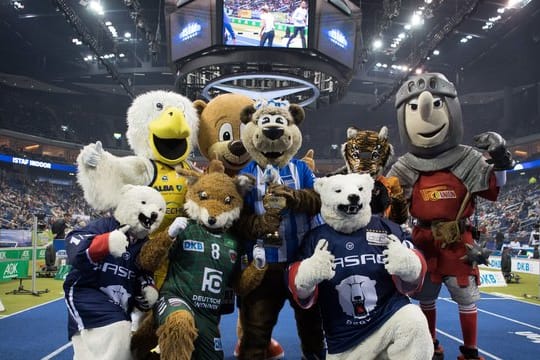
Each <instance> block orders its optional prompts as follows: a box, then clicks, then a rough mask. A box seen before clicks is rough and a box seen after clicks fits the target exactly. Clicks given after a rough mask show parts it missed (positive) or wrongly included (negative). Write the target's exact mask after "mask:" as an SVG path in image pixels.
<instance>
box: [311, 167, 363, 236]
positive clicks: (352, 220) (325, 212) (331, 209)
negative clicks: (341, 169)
mask: <svg viewBox="0 0 540 360" xmlns="http://www.w3.org/2000/svg"><path fill="white" fill-rule="evenodd" d="M314 188H315V191H316V192H317V193H318V194H319V195H320V197H321V215H322V217H323V219H324V221H325V222H326V223H327V224H328V225H330V227H332V228H333V229H335V230H337V231H339V232H342V233H346V234H350V233H352V232H354V231H356V230H358V229H360V228H363V227H364V226H366V225H367V224H368V223H369V221H370V219H371V208H370V206H369V203H370V201H371V192H372V190H373V179H372V178H371V176H370V175H369V174H357V173H353V174H347V175H334V176H330V177H322V178H317V179H316V180H315V186H314ZM355 195H356V196H358V198H359V201H358V205H359V206H360V205H361V206H362V208H361V209H360V210H359V211H358V213H356V214H346V213H344V212H343V211H340V210H339V209H338V208H339V206H340V205H348V204H351V201H350V197H351V196H355Z"/></svg>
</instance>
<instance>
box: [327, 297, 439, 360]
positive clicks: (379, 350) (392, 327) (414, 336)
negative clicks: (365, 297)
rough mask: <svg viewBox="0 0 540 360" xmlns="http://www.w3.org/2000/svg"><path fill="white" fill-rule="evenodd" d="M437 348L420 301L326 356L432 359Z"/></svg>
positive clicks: (337, 358)
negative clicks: (352, 344) (356, 341)
mask: <svg viewBox="0 0 540 360" xmlns="http://www.w3.org/2000/svg"><path fill="white" fill-rule="evenodd" d="M433 350H434V349H433V340H432V339H431V335H430V334H429V330H428V325H427V320H426V317H425V316H424V315H423V314H422V311H420V308H419V307H418V306H417V305H413V304H409V305H405V306H404V307H402V308H401V309H399V310H398V311H397V312H396V313H395V314H394V315H392V316H391V317H390V319H388V320H387V321H386V322H385V323H384V324H382V325H381V327H380V328H378V329H377V330H375V332H374V333H373V334H372V335H371V336H370V337H369V338H368V339H366V340H364V341H362V342H361V343H360V344H358V345H357V346H356V347H353V348H351V349H349V350H347V351H345V352H342V353H338V354H327V355H326V360H351V359H370V360H372V359H389V360H405V359H407V360H412V359H414V360H431V358H432V356H433Z"/></svg>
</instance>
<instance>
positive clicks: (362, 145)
mask: <svg viewBox="0 0 540 360" xmlns="http://www.w3.org/2000/svg"><path fill="white" fill-rule="evenodd" d="M341 153H342V155H343V159H345V163H346V164H347V170H348V172H349V173H369V174H370V175H371V176H372V177H374V178H376V177H377V176H379V175H381V174H382V172H383V170H384V168H385V167H386V165H387V164H388V161H389V160H390V158H391V156H392V155H393V154H394V149H393V147H392V145H391V144H390V143H389V142H388V128H387V127H386V126H383V127H382V128H381V130H380V131H379V132H376V131H371V130H360V129H358V128H356V127H350V128H348V129H347V141H346V142H345V143H343V144H342V145H341Z"/></svg>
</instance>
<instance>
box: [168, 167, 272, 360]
mask: <svg viewBox="0 0 540 360" xmlns="http://www.w3.org/2000/svg"><path fill="white" fill-rule="evenodd" d="M224 171H225V168H224V166H223V164H222V163H221V162H220V161H218V160H212V161H211V162H210V164H209V167H208V172H207V173H198V172H190V171H182V172H181V173H182V175H184V176H186V177H187V178H188V182H189V188H188V191H187V193H186V204H185V209H186V212H187V213H188V215H190V218H191V219H193V220H195V221H198V222H199V223H200V224H201V225H203V226H204V227H206V228H208V229H212V228H213V229H214V230H215V229H216V228H215V227H213V226H212V224H209V223H208V217H209V216H213V217H215V218H217V219H218V220H217V225H219V229H227V228H228V227H229V226H230V223H229V222H226V223H220V222H219V221H220V220H219V219H220V215H222V214H226V213H233V212H234V210H235V209H237V210H238V212H237V213H236V215H235V217H234V216H233V215H231V219H232V220H236V219H237V218H238V216H239V215H240V209H241V208H242V207H243V196H244V195H245V193H246V191H249V190H251V189H252V188H253V186H254V183H255V179H254V178H253V177H251V176H249V175H238V176H236V177H235V178H231V177H229V176H227V175H226V174H225V173H224ZM200 208H204V209H206V210H207V211H206V212H202V211H199V209H200ZM164 233H165V234H167V232H166V231H164ZM159 236H162V235H161V234H160V235H159ZM167 236H168V235H167ZM195 240H196V239H195ZM265 271H266V267H265V268H263V269H257V268H256V267H255V265H254V264H253V263H252V264H250V265H249V266H248V267H247V268H246V269H245V270H244V271H242V272H238V273H236V274H233V278H232V284H233V287H234V289H235V291H236V292H237V293H238V294H241V295H245V294H248V293H249V292H251V291H252V290H253V289H254V288H256V287H257V286H258V285H259V284H260V282H261V281H262V279H263V277H264V274H265ZM224 281H225V280H224ZM199 330H200V331H201V332H203V331H205V330H206V329H197V328H196V327H195V323H194V319H193V317H192V315H191V314H190V313H189V312H187V311H184V310H180V311H177V312H174V313H172V314H171V315H169V316H168V317H167V318H166V319H165V322H164V323H163V325H161V326H160V327H159V328H158V330H157V336H158V343H159V348H160V354H161V359H166V360H169V359H172V360H189V359H191V356H192V353H193V351H194V349H195V347H194V342H195V339H196V338H197V334H198V331H199Z"/></svg>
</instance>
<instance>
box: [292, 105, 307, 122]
mask: <svg viewBox="0 0 540 360" xmlns="http://www.w3.org/2000/svg"><path fill="white" fill-rule="evenodd" d="M289 113H290V114H291V116H292V117H293V120H294V123H295V124H296V125H297V126H298V125H300V123H301V122H302V121H304V119H305V118H306V113H305V112H304V109H303V108H302V107H301V106H300V105H298V104H290V105H289Z"/></svg>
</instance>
